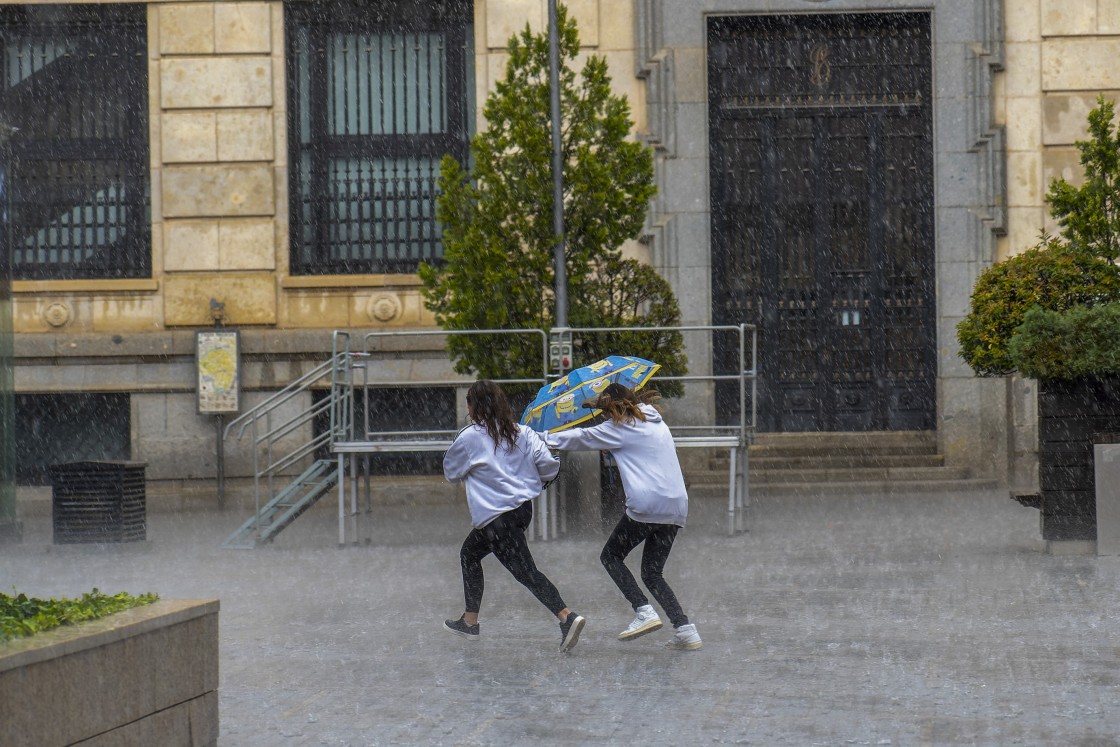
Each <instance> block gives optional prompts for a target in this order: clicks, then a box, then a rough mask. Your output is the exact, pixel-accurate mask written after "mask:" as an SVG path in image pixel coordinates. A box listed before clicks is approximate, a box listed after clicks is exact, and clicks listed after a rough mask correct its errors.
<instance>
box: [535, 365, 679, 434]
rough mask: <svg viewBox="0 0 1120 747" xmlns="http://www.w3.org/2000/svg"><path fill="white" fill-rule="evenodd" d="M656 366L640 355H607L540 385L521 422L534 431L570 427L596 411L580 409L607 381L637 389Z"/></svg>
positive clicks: (592, 399) (591, 399)
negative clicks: (638, 356)
mask: <svg viewBox="0 0 1120 747" xmlns="http://www.w3.org/2000/svg"><path fill="white" fill-rule="evenodd" d="M659 368H661V366H660V365H659V364H657V363H653V362H651V361H647V360H645V359H644V358H635V357H634V356H632V355H608V356H607V357H606V358H604V359H603V360H601V361H598V362H596V363H592V364H591V365H590V366H584V367H583V368H577V369H575V370H573V371H570V372H569V373H568V375H567V376H564V377H561V378H559V379H557V380H556V381H554V382H552V383H551V384H546V385H544V386H543V387H541V389H540V391H539V392H537V396H536V397H535V398H534V399H533V401H532V402H530V403H529V406H528V407H526V408H525V414H524V415H522V416H521V422H522V424H524V425H527V426H529V427H530V428H532V429H533V430H535V431H538V432H544V431H562V430H564V429H565V428H571V427H572V426H573V425H577V424H579V423H582V422H584V421H585V420H590V419H591V418H593V417H595V416H596V415H597V414H598V413H599V411H598V410H592V409H584V407H583V404H584V402H590V401H594V400H595V399H596V398H597V397H598V396H599V393H600V392H601V391H603V390H604V389H606V388H607V385H608V384H611V383H618V384H622V385H623V386H625V387H629V388H630V389H640V388H641V387H642V386H644V385H645V383H646V382H647V381H649V380H650V377H651V376H653V375H654V374H655V373H657V370H658V369H659Z"/></svg>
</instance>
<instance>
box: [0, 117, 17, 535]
mask: <svg viewBox="0 0 1120 747" xmlns="http://www.w3.org/2000/svg"><path fill="white" fill-rule="evenodd" d="M15 133H16V128H15V127H12V126H11V125H9V124H7V123H6V122H3V121H2V120H0V543H3V542H12V541H14V542H18V541H19V540H20V538H21V536H22V532H21V527H20V523H19V521H18V519H17V517H16V485H15V482H16V480H15V471H16V457H15V394H14V391H13V390H14V388H15V375H14V363H13V360H12V358H13V345H12V286H11V278H12V241H11V206H12V172H13V171H14V169H13V168H12V164H13V160H14V159H13V151H12V148H11V138H12V136H13V135H14V134H15Z"/></svg>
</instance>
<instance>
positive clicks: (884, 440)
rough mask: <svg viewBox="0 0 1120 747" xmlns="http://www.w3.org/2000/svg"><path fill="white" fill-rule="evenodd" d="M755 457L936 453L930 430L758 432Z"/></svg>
mask: <svg viewBox="0 0 1120 747" xmlns="http://www.w3.org/2000/svg"><path fill="white" fill-rule="evenodd" d="M750 452H751V455H752V456H754V455H757V456H760V457H762V456H816V455H825V454H833V455H836V454H870V453H874V454H898V455H906V454H936V453H937V434H936V433H934V432H932V431H874V432H868V433H760V434H758V435H757V436H756V438H755V440H754V443H752V444H751V446H750Z"/></svg>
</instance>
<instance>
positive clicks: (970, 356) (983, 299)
mask: <svg viewBox="0 0 1120 747" xmlns="http://www.w3.org/2000/svg"><path fill="white" fill-rule="evenodd" d="M1117 301H1120V268H1118V267H1117V266H1116V265H1114V264H1113V263H1112V262H1109V261H1107V260H1105V259H1102V258H1100V257H1098V256H1095V255H1094V254H1092V253H1090V252H1088V251H1085V250H1083V249H1081V248H1079V247H1077V246H1074V245H1068V244H1063V243H1061V242H1060V241H1058V240H1057V239H1053V238H1050V237H1045V238H1043V240H1042V241H1041V242H1039V244H1038V245H1036V246H1035V247H1033V248H1031V249H1028V250H1027V251H1025V252H1023V253H1022V254H1017V255H1015V256H1014V257H1011V258H1009V259H1007V260H1006V261H1004V262H1000V263H998V264H995V265H992V266H991V267H989V268H988V269H987V270H985V271H984V272H983V273H981V274H980V277H979V278H978V279H977V281H976V285H975V286H973V289H972V300H971V305H970V311H969V313H968V316H966V317H965V318H964V319H963V320H962V321H961V322H960V323H959V324H958V325H957V342H958V343H960V346H961V349H960V355H961V357H962V358H964V360H965V362H966V363H968V365H969V366H971V367H972V370H974V371H975V372H976V373H977V374H979V375H980V376H1002V375H1005V374H1009V373H1011V372H1013V371H1015V370H1017V366H1016V364H1015V362H1014V361H1013V360H1012V359H1011V355H1010V351H1009V344H1010V342H1011V337H1012V335H1013V334H1014V333H1015V329H1016V328H1017V327H1018V326H1019V325H1020V324H1022V323H1023V319H1024V317H1025V315H1026V313H1027V311H1028V310H1029V309H1031V308H1032V307H1034V306H1039V307H1041V308H1043V309H1045V310H1048V311H1063V310H1065V309H1068V308H1070V307H1073V306H1078V305H1084V306H1095V305H1099V304H1106V303H1115V302H1117Z"/></svg>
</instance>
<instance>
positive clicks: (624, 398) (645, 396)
mask: <svg viewBox="0 0 1120 747" xmlns="http://www.w3.org/2000/svg"><path fill="white" fill-rule="evenodd" d="M659 398H660V395H658V393H657V392H656V391H655V390H653V389H646V390H645V391H643V392H642V393H641V394H636V393H635V392H634V391H633V390H632V389H630V388H629V387H626V386H623V385H622V384H619V383H617V382H615V383H612V384H608V385H607V388H606V389H604V390H603V392H602V394H600V395H599V399H598V401H597V402H596V403H595V407H596V408H598V409H600V410H602V411H603V415H604V416H606V417H608V418H610V419H611V420H613V421H614V422H615V423H618V424H620V425H621V424H622V423H633V422H634V421H635V420H643V421H644V420H646V414H645V413H644V412H642V411H641V409H640V408H639V407H638V405H639V404H653V403H654V402H656V401H657V400H658V399H659ZM653 406H654V407H657V405H653ZM658 409H660V408H658Z"/></svg>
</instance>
